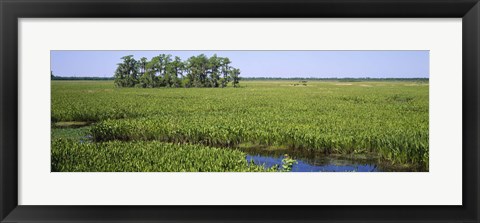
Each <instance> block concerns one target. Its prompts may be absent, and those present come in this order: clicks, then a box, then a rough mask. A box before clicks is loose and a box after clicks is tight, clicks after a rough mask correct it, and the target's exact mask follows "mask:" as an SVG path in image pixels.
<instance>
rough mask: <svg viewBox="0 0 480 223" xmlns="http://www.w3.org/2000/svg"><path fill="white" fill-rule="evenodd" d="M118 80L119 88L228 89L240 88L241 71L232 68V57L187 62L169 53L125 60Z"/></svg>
mask: <svg viewBox="0 0 480 223" xmlns="http://www.w3.org/2000/svg"><path fill="white" fill-rule="evenodd" d="M122 60H123V62H122V63H119V64H118V67H117V70H116V71H115V75H114V80H115V85H116V86H118V87H143V88H154V87H212V88H215V87H222V88H223V87H226V86H227V85H228V83H229V82H232V85H233V87H238V86H239V81H240V70H239V69H237V68H234V67H232V66H230V64H231V61H230V59H229V58H228V57H218V56H217V55H216V54H215V55H213V56H212V57H207V56H205V55H204V54H200V55H198V56H192V57H190V58H188V59H187V60H186V61H182V60H181V59H180V57H178V56H176V57H175V58H173V57H172V55H169V54H160V55H158V56H156V57H153V58H152V59H151V60H150V61H148V60H147V58H145V57H142V58H140V60H135V59H134V58H133V56H132V55H129V56H124V57H122Z"/></svg>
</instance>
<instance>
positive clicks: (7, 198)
mask: <svg viewBox="0 0 480 223" xmlns="http://www.w3.org/2000/svg"><path fill="white" fill-rule="evenodd" d="M0 15H1V17H0V19H1V21H0V23H1V26H0V37H1V52H0V67H1V75H0V83H1V91H0V98H1V113H0V133H1V134H0V196H1V197H0V219H1V222H187V221H188V222H190V221H194V222H479V219H480V218H479V200H480V199H479V198H480V197H479V194H480V193H479V190H480V189H479V188H480V185H479V173H480V172H479V163H480V156H479V152H478V148H479V131H478V129H479V120H480V119H479V114H480V113H479V101H478V99H479V98H478V97H479V86H480V82H479V80H480V79H479V73H480V66H479V65H480V63H479V58H480V48H479V47H480V44H479V41H480V36H479V35H480V33H479V32H480V27H479V25H480V5H479V3H478V0H142V1H135V0H119V1H108V0H100V1H94V0H62V1H59V0H37V1H34V0H0ZM74 17H85V18H120V17H126V18H133V17H212V18H226V17H258V18H267V17H268V18H277V17H286V18H293V17H307V18H310V17H348V18H356V17H358V18H365V17H369V18H403V17H405V18H462V21H463V22H462V35H463V37H462V41H463V43H462V44H463V46H462V47H463V54H462V57H463V64H462V66H463V74H462V75H463V76H462V78H463V80H462V84H463V89H462V95H463V99H462V100H463V101H462V106H463V107H462V109H463V148H462V149H463V172H462V173H463V176H462V180H463V182H462V184H463V186H462V189H463V196H462V197H463V205H461V206H434V205H433V206H348V205H345V206H24V205H18V197H17V195H18V188H17V186H18V174H17V173H18V155H17V147H18V142H17V139H18V130H19V128H18V73H17V71H18V68H17V64H18V23H17V20H18V19H19V18H74ZM445 44H448V43H445ZM27 165H28V164H27ZM438 196H442V195H441V194H439V195H438Z"/></svg>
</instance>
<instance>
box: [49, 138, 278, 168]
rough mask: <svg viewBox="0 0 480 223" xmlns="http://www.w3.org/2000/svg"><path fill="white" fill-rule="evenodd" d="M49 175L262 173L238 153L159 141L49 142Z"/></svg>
mask: <svg viewBox="0 0 480 223" xmlns="http://www.w3.org/2000/svg"><path fill="white" fill-rule="evenodd" d="M51 157H52V162H51V170H52V172H265V171H276V169H274V168H270V169H268V168H265V167H263V166H258V165H251V164H249V163H248V162H247V160H246V159H245V157H246V154H245V153H243V152H240V151H237V150H229V149H219V148H211V147H206V146H201V145H188V144H185V145H176V144H171V143H163V142H158V141H151V142H119V141H110V142H104V143H88V142H85V143H80V142H77V141H74V140H68V139H54V140H52V150H51Z"/></svg>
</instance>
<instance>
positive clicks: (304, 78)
mask: <svg viewBox="0 0 480 223" xmlns="http://www.w3.org/2000/svg"><path fill="white" fill-rule="evenodd" d="M242 80H246V81H247V80H291V81H302V80H319V81H339V82H360V81H426V82H428V81H429V78H420V77H418V78H417V77H415V78H375V77H359V78H354V77H345V78H337V77H327V78H320V77H319V78H316V77H242Z"/></svg>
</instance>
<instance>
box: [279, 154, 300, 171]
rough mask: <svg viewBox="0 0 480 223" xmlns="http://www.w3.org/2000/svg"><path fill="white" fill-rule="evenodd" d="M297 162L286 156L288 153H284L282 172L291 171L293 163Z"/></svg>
mask: <svg viewBox="0 0 480 223" xmlns="http://www.w3.org/2000/svg"><path fill="white" fill-rule="evenodd" d="M297 163H298V162H297V161H296V160H294V159H292V158H290V157H289V156H288V154H285V155H284V156H283V159H282V171H283V172H290V171H292V167H293V165H294V164H297Z"/></svg>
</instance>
